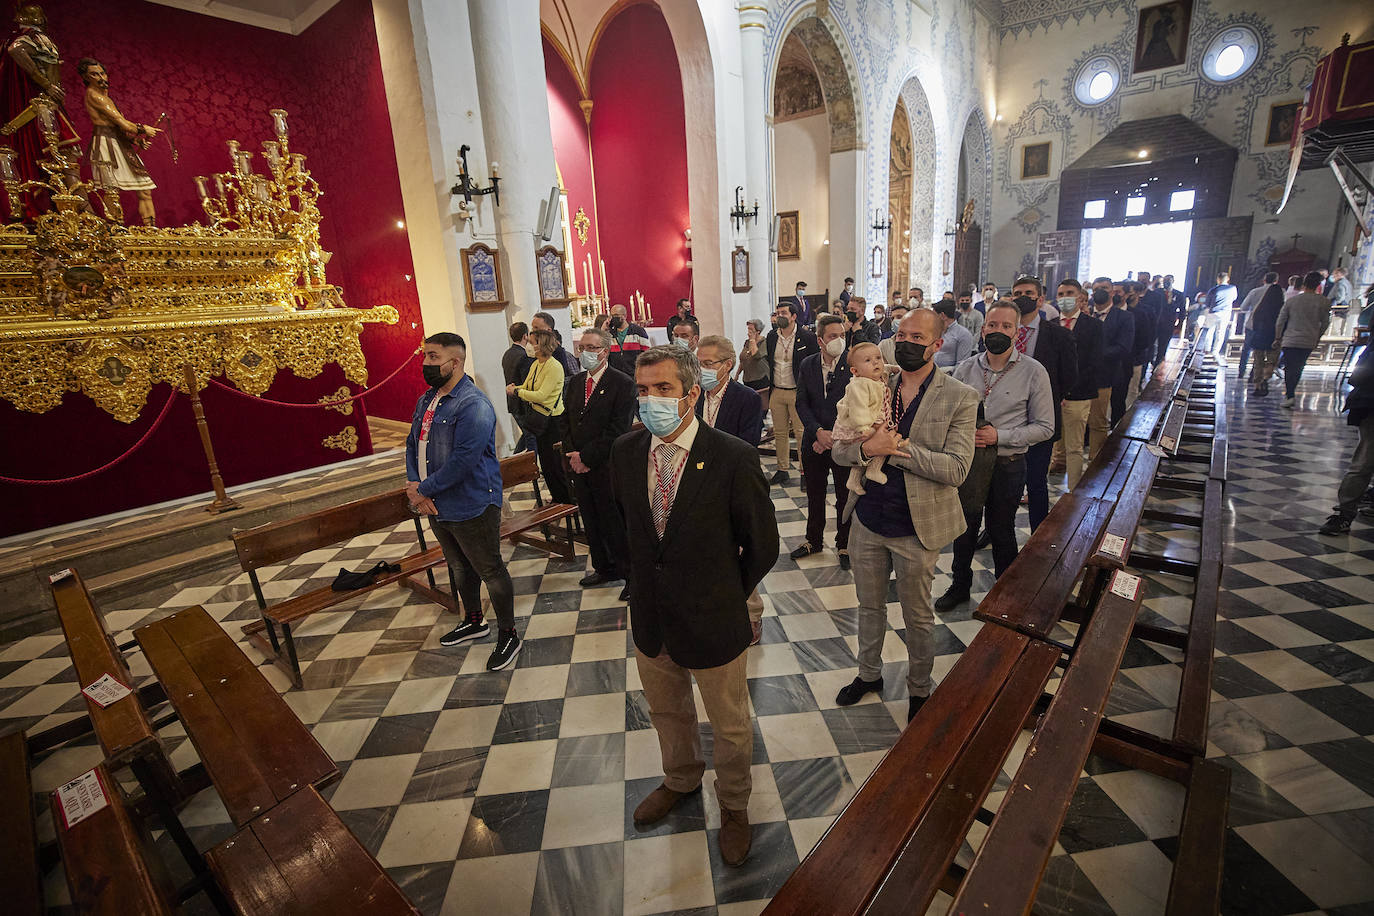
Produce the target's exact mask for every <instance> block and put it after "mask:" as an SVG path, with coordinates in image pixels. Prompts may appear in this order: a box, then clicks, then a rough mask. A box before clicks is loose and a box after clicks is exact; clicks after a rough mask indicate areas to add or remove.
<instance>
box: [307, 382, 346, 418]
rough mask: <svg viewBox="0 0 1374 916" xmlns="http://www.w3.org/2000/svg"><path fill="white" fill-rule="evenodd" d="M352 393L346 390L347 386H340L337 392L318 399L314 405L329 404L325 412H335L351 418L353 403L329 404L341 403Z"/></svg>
mask: <svg viewBox="0 0 1374 916" xmlns="http://www.w3.org/2000/svg"><path fill="white" fill-rule="evenodd" d="M352 393H353V392H351V391H349V390H348V386H347V385H340V386H339V390H338V391H336V392H334V393H333V394H326V395H325V396H324V397H322V398H320V399H319V400H318V401H316V402H315V403H316V404H329V406H328V407H326V408H325V410H337V411H338V412H339V413H341V414H343V415H344V416H345V417H351V416H353V402H352V401H344V403H342V404H330V402H331V401H343V400H344V398H346V397H348V396H349V395H351V394H352Z"/></svg>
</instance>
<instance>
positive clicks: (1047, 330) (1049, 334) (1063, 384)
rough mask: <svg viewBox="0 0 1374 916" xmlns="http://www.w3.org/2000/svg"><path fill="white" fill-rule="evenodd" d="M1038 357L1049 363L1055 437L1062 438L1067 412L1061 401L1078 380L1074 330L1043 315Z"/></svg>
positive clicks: (1036, 356)
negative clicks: (1063, 409) (1060, 435)
mask: <svg viewBox="0 0 1374 916" xmlns="http://www.w3.org/2000/svg"><path fill="white" fill-rule="evenodd" d="M1036 337H1037V338H1038V339H1037V340H1036V341H1035V361H1036V362H1037V363H1039V364H1040V365H1042V366H1044V367H1045V372H1046V374H1047V375H1049V377H1050V395H1051V397H1053V398H1054V437H1053V438H1052V439H1051V440H1050V441H1051V442H1053V441H1054V440H1055V439H1058V438H1059V433H1060V431H1061V429H1062V427H1063V423H1064V416H1063V411H1062V410H1061V409H1060V406H1059V402H1060V401H1062V400H1063V399H1064V392H1066V391H1068V390H1069V389H1070V388H1072V387H1073V386H1074V385H1076V384H1077V383H1078V347H1077V346H1076V344H1075V342H1074V336H1073V334H1071V333H1069V331H1068V329H1067V328H1063V327H1060V326H1059V325H1058V324H1056V323H1055V322H1053V321H1046V320H1045V319H1044V318H1041V319H1040V330H1039V331H1038V332H1037V333H1036Z"/></svg>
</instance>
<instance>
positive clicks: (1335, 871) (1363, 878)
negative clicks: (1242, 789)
mask: <svg viewBox="0 0 1374 916" xmlns="http://www.w3.org/2000/svg"><path fill="white" fill-rule="evenodd" d="M1236 832H1237V833H1239V834H1240V835H1241V836H1242V837H1243V838H1244V839H1245V841H1246V842H1247V843H1249V844H1250V845H1251V846H1253V847H1254V848H1255V849H1257V850H1259V852H1261V853H1262V854H1263V855H1264V856H1265V858H1267V859H1268V860H1269V861H1270V862H1272V863H1274V865H1275V866H1276V867H1277V868H1278V869H1279V870H1280V871H1282V872H1283V874H1284V876H1285V877H1287V878H1288V880H1290V881H1292V882H1293V883H1294V884H1295V885H1297V887H1298V889H1299V890H1301V891H1302V892H1303V893H1304V894H1306V895H1307V896H1308V897H1310V898H1311V899H1312V901H1313V902H1314V903H1316V904H1317V905H1318V906H1320V907H1323V908H1330V907H1337V906H1344V905H1345V904H1350V903H1361V902H1364V901H1369V900H1374V869H1371V868H1370V867H1369V863H1368V861H1366V860H1365V859H1362V858H1361V857H1360V856H1358V855H1356V854H1355V853H1354V852H1353V851H1352V850H1350V849H1349V847H1347V846H1346V845H1345V844H1344V843H1342V842H1341V841H1340V840H1338V839H1336V838H1335V837H1334V836H1332V835H1331V834H1330V833H1328V832H1327V831H1326V830H1325V829H1323V828H1322V826H1321V825H1320V824H1318V823H1317V822H1316V821H1315V820H1313V819H1312V818H1305V817H1303V818H1294V819H1293V820H1287V821H1270V822H1269V823H1265V824H1251V825H1250V826H1248V827H1240V828H1238V829H1237V831H1236Z"/></svg>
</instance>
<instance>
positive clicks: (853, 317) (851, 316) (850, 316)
mask: <svg viewBox="0 0 1374 916" xmlns="http://www.w3.org/2000/svg"><path fill="white" fill-rule="evenodd" d="M844 317H846V318H848V319H849V323H850V324H853V323H854V322H856V321H858V320H859V313H858V312H845V313H844Z"/></svg>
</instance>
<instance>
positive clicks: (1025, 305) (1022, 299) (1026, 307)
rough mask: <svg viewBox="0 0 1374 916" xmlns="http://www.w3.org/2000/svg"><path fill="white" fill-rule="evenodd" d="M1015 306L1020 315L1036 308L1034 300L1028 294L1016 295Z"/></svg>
mask: <svg viewBox="0 0 1374 916" xmlns="http://www.w3.org/2000/svg"><path fill="white" fill-rule="evenodd" d="M1016 307H1017V308H1018V309H1020V310H1021V314H1022V315H1029V314H1031V313H1032V312H1034V311H1035V310H1036V308H1038V306H1037V305H1036V303H1035V300H1034V299H1032V298H1031V297H1030V296H1017V297H1016Z"/></svg>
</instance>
